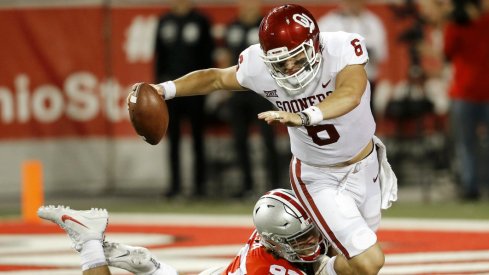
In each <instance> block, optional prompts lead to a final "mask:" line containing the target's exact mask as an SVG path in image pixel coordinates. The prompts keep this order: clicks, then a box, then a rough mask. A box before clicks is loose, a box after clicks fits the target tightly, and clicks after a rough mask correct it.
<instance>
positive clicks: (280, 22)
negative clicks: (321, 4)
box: [259, 4, 322, 94]
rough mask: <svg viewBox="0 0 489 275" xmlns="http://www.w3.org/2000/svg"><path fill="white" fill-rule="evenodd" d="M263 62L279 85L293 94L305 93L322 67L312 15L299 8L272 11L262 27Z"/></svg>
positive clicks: (319, 47) (316, 29) (280, 8)
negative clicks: (304, 90)
mask: <svg viewBox="0 0 489 275" xmlns="http://www.w3.org/2000/svg"><path fill="white" fill-rule="evenodd" d="M259 37H260V46H261V49H262V51H263V54H262V59H263V61H264V62H265V64H266V65H267V67H268V69H269V71H270V73H271V75H272V77H273V78H274V79H275V81H276V82H277V84H278V85H279V86H281V87H283V88H285V89H286V90H287V91H288V92H289V93H290V94H298V93H300V92H302V88H304V87H305V86H306V85H307V84H309V82H311V81H312V80H313V79H314V77H315V76H316V74H317V73H318V71H319V68H320V66H321V61H322V58H321V54H320V51H321V46H320V43H319V28H318V25H317V23H316V20H315V19H314V17H313V16H312V14H311V13H310V12H309V11H308V10H306V9H305V8H303V7H301V6H298V5H290V4H287V5H283V6H280V7H277V8H274V9H273V10H272V11H270V12H269V13H268V14H267V15H266V16H265V18H263V20H262V22H261V24H260V32H259Z"/></svg>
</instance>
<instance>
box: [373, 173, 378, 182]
mask: <svg viewBox="0 0 489 275" xmlns="http://www.w3.org/2000/svg"><path fill="white" fill-rule="evenodd" d="M378 178H379V174H377V176H376V177H375V178H374V182H376V181H377V179H378Z"/></svg>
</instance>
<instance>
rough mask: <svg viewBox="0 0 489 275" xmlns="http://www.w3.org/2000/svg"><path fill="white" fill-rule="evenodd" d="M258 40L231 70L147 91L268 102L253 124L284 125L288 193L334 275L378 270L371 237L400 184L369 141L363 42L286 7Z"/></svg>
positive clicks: (267, 20) (379, 256) (272, 15)
mask: <svg viewBox="0 0 489 275" xmlns="http://www.w3.org/2000/svg"><path fill="white" fill-rule="evenodd" d="M259 41H260V43H259V44H255V45H252V46H250V47H249V48H247V49H246V50H244V51H243V52H242V53H241V55H240V57H239V60H238V64H237V65H236V66H232V67H229V68H224V69H217V68H210V69H206V70H199V71H194V72H191V73H189V74H187V75H185V76H183V77H181V78H178V79H176V80H174V81H167V82H163V83H160V84H155V85H153V86H154V87H155V88H156V89H157V90H158V92H159V93H161V94H162V95H163V97H164V98H165V100H170V99H171V98H173V97H175V96H177V97H179V96H191V95H197V94H208V93H210V92H213V91H216V90H229V91H237V90H245V89H249V90H253V91H255V92H256V93H258V94H260V95H262V96H263V97H264V98H266V99H268V100H269V101H270V102H272V103H273V104H274V106H275V107H276V110H273V111H267V112H263V113H260V114H258V118H260V119H263V120H265V121H266V122H268V123H281V124H284V125H286V126H288V132H289V136H290V144H291V151H292V154H293V157H292V160H291V163H290V182H291V185H292V189H293V190H294V192H295V194H296V196H297V198H298V199H299V201H300V202H301V203H302V205H303V206H304V208H306V210H307V211H308V213H309V215H310V216H311V217H312V218H313V220H314V221H315V223H316V225H317V226H318V228H319V229H320V230H321V232H322V234H323V236H325V237H326V238H327V239H328V240H329V241H330V242H331V244H332V245H333V246H334V247H335V248H336V251H337V253H338V255H337V256H335V257H333V258H332V259H331V261H332V265H333V266H334V267H335V268H334V269H335V271H336V273H337V274H362V275H369V274H377V273H378V272H379V270H380V269H381V268H382V266H383V265H384V254H383V252H382V249H381V247H380V245H379V244H378V242H377V236H376V233H375V232H376V230H377V229H378V227H379V224H380V218H381V209H386V208H388V207H389V206H390V205H391V202H392V201H395V200H397V179H396V177H395V174H394V173H393V171H392V169H391V167H390V165H389V164H388V162H387V159H386V152H385V146H384V145H383V144H382V142H381V141H380V140H379V139H378V138H376V137H375V136H374V132H375V121H374V118H373V117H372V113H371V111H370V103H369V102H370V85H369V82H368V79H367V74H366V71H365V64H366V63H367V62H368V53H367V48H366V46H365V42H364V38H363V37H361V36H360V35H358V34H353V33H345V32H320V31H319V29H318V26H317V23H316V21H315V19H314V17H313V16H312V14H311V13H310V12H309V11H308V10H307V9H305V8H303V7H301V6H298V5H290V4H288V5H283V6H279V7H276V8H274V9H273V10H272V11H270V12H269V13H268V14H267V15H266V16H265V17H264V19H263V21H262V23H261V25H260V30H259ZM170 116H171V114H170ZM335 271H332V272H330V273H329V274H330V275H332V274H335Z"/></svg>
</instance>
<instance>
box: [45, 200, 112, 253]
mask: <svg viewBox="0 0 489 275" xmlns="http://www.w3.org/2000/svg"><path fill="white" fill-rule="evenodd" d="M37 215H38V216H39V217H40V218H42V219H45V220H48V221H52V222H54V223H56V224H58V225H59V226H60V227H61V228H62V229H64V230H65V231H66V233H68V236H70V238H71V240H72V241H73V247H74V248H75V249H76V250H77V251H78V252H79V251H80V250H81V249H82V245H83V244H84V243H85V242H87V241H90V240H97V241H100V242H103V240H104V238H105V235H104V234H105V229H106V228H107V223H108V221H109V214H108V213H107V210H105V209H98V208H92V209H90V210H73V209H70V208H69V207H65V206H53V205H49V206H41V207H40V208H39V210H37Z"/></svg>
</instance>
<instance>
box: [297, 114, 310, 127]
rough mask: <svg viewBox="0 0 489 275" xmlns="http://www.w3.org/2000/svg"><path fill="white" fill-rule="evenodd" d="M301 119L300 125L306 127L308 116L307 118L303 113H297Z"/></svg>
mask: <svg viewBox="0 0 489 275" xmlns="http://www.w3.org/2000/svg"><path fill="white" fill-rule="evenodd" d="M297 114H298V115H299V117H300V118H301V125H302V126H307V125H309V116H307V115H306V114H305V113H304V112H300V113H297Z"/></svg>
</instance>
